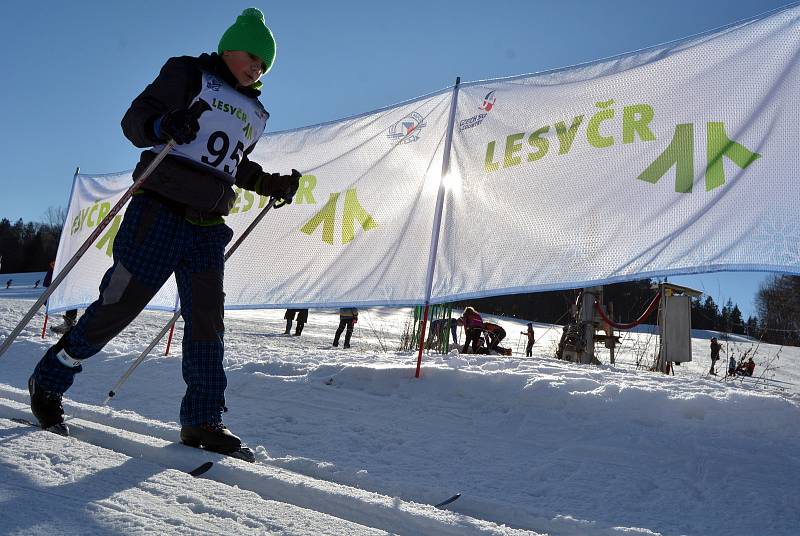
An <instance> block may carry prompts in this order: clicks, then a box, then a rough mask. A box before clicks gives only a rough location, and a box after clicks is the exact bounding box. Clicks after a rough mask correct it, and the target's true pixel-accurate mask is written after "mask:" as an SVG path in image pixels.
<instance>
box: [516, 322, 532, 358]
mask: <svg viewBox="0 0 800 536" xmlns="http://www.w3.org/2000/svg"><path fill="white" fill-rule="evenodd" d="M519 333H520V335H527V337H528V345H527V346H526V347H525V357H533V343H534V342H536V338H535V337H534V336H533V322H528V331H520V332H519Z"/></svg>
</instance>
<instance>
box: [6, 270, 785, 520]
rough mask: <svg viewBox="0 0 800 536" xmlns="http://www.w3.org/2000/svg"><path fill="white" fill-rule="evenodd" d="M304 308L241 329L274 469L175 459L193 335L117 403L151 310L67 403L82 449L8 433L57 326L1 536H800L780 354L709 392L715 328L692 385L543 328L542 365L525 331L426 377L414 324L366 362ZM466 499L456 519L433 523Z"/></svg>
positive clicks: (432, 362) (233, 365)
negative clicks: (415, 349)
mask: <svg viewBox="0 0 800 536" xmlns="http://www.w3.org/2000/svg"><path fill="white" fill-rule="evenodd" d="M27 275H29V276H30V277H31V281H30V283H29V286H28V287H27V289H25V287H21V288H16V289H15V287H12V289H11V290H13V291H15V294H14V295H10V294H8V295H4V294H2V293H0V337H5V336H6V335H7V334H8V333H9V332H10V331H11V329H12V328H13V327H14V326H15V325H16V323H17V322H18V321H19V319H21V318H22V316H23V315H24V313H25V312H26V311H27V309H28V308H29V307H30V306H31V305H32V303H33V302H32V300H33V299H35V297H36V292H37V291H34V290H32V289H30V284H32V282H33V281H34V280H35V279H36V278H38V277H34V276H35V275H36V274H16V275H15V277H14V280H15V282H16V281H18V280H19V281H20V284H22V285H24V283H25V281H24V279H20V278H21V277H23V276H27ZM283 312H284V311H283V310H274V311H228V312H226V330H227V331H226V363H225V365H226V369H227V371H228V390H227V393H226V398H227V405H228V407H229V408H230V412H229V413H227V414H226V415H225V422H226V424H227V425H228V426H229V427H230V428H231V429H232V430H233V431H234V432H235V433H237V434H239V435H240V436H241V437H242V439H243V440H244V441H245V442H246V443H247V444H248V445H249V446H250V447H251V448H253V449H254V451H255V452H256V457H257V463H256V464H247V463H245V462H241V461H238V460H231V459H227V458H223V457H220V456H219V455H216V454H213V453H207V452H204V451H200V450H196V449H189V448H188V447H184V446H182V445H178V444H175V443H174V441H175V440H176V439H177V437H178V430H179V426H178V424H177V423H176V422H175V421H176V420H177V412H178V407H179V404H180V397H181V395H182V391H183V382H182V380H181V377H180V340H181V329H180V327H181V324H180V323H179V324H178V329H176V336H175V339H174V340H173V347H172V352H171V354H172V355H170V356H166V357H165V356H163V351H164V343H163V342H162V343H161V344H160V345H159V346H157V347H156V350H155V351H154V353H153V355H152V356H151V357H150V358H148V360H146V361H145V362H144V363H143V364H142V365H141V367H139V369H138V370H137V371H136V373H135V374H134V375H133V376H132V377H131V379H130V380H129V381H128V383H127V384H125V385H124V386H123V387H122V389H120V391H119V393H118V395H117V396H116V397H115V399H113V400H112V401H111V403H110V407H104V406H102V402H103V400H104V399H105V396H106V394H107V392H108V390H109V389H110V387H111V386H112V385H113V384H114V383H115V382H116V381H117V379H118V378H119V377H120V376H121V375H122V373H123V372H124V371H125V370H126V369H127V367H128V366H129V365H130V363H131V362H132V361H133V360H134V359H135V358H136V357H138V355H139V352H140V351H141V350H142V349H143V348H144V347H145V346H146V345H147V344H148V343H149V342H150V340H151V338H152V337H153V336H155V334H156V333H157V332H158V330H159V329H160V328H161V327H162V326H163V324H164V323H165V322H166V321H167V320H168V318H169V315H167V314H163V313H153V312H145V313H143V314H142V315H141V316H140V317H139V318H138V319H137V320H136V321H135V322H134V323H133V324H132V325H131V326H130V327H129V328H128V329H126V330H125V331H124V332H123V333H122V334H120V335H119V336H118V337H117V338H116V339H114V340H113V341H112V342H111V343H109V345H108V346H107V347H106V348H105V349H104V350H103V351H102V352H101V353H99V354H98V355H96V356H94V357H93V358H91V359H90V360H89V361H87V363H86V364H85V366H84V368H85V370H84V372H83V373H81V374H80V375H79V376H78V377H77V378H76V382H75V385H74V386H73V388H72V389H71V390H70V391H69V392H68V393H67V397H66V398H65V410H66V412H67V415H68V416H69V419H70V420H71V421H72V422H71V423H70V424H71V426H72V427H73V429H74V431H75V433H74V435H75V437H73V438H62V437H59V436H55V435H53V434H49V433H45V432H41V431H37V430H35V429H33V428H31V427H26V426H23V425H19V424H16V423H12V422H11V421H9V420H8V419H9V418H11V417H25V418H31V416H30V411H29V408H28V394H27V390H26V388H25V382H26V380H27V377H28V375H30V372H31V371H32V369H33V366H34V365H35V364H36V362H37V361H38V359H39V358H40V357H41V355H42V354H43V353H44V351H45V350H46V349H47V347H48V346H49V345H50V344H52V343H53V342H54V341H55V338H54V337H53V336H51V335H48V336H47V337H46V338H45V339H44V340H43V339H41V337H40V335H41V326H42V322H43V317H44V315H43V314H42V313H39V314H37V315H36V316H35V317H34V319H33V320H32V321H31V323H30V324H29V326H27V327H26V329H25V330H24V331H23V333H22V334H21V335H20V338H19V339H18V340H17V341H16V342H15V343H14V345H13V346H12V347H11V348H10V349H9V351H8V352H7V353H6V355H4V356H2V357H0V475H2V476H0V527H2V528H1V529H0V532H2V533H4V534H6V533H8V534H11V533H25V534H30V533H34V534H35V533H43V534H44V533H52V532H53V531H59V532H62V533H67V534H94V533H97V534H107V533H123V532H124V533H153V532H161V533H181V534H184V533H188V534H201V533H202V534H209V533H210V534H215V533H225V534H253V533H281V534H309V535H310V534H385V533H396V534H459V535H460V534H523V533H524V534H534V533H550V534H565V535H572V534H574V535H578V534H620V533H627V532H636V533H639V534H787V535H789V534H792V535H794V534H796V533H797V527H798V526H800V498H798V497H800V494H798V489H799V488H798V484H797V482H798V481H800V480H799V478H800V455H799V454H798V452H800V450H798V444H799V443H800V441H798V440H799V439H800V427H799V426H798V424H800V387H798V384H800V349H798V348H787V347H783V348H781V347H778V346H772V345H760V346H758V349H757V351H756V362H757V363H758V365H759V366H758V368H757V369H756V375H759V374H760V373H761V372H763V371H764V369H765V368H769V369H770V370H768V371H767V372H766V373H765V377H767V378H772V380H763V381H757V380H754V379H750V380H746V381H744V382H743V381H741V380H736V381H732V380H731V381H728V382H725V381H722V379H721V378H720V377H717V378H714V377H712V376H707V375H706V374H705V373H706V372H707V370H708V367H709V364H710V362H709V358H708V353H709V352H708V338H709V337H710V334H708V333H701V332H697V333H696V337H697V338H695V339H694V340H693V361H692V362H691V363H684V364H683V365H681V366H680V367H675V371H676V376H674V377H673V376H664V375H661V374H654V373H650V372H646V371H645V370H644V369H637V368H636V366H635V364H636V361H637V358H639V357H642V356H644V357H643V362H645V363H649V362H650V361H651V360H652V355H653V352H654V349H655V346H654V345H655V338H654V337H652V336H651V335H649V334H648V333H646V332H644V330H643V331H642V332H639V333H627V334H624V337H623V342H624V344H623V347H622V349H620V350H619V351H618V356H617V364H616V365H614V366H610V365H603V366H600V367H594V366H579V365H574V364H570V363H565V362H561V361H557V360H555V359H552V358H551V357H550V356H551V355H552V354H553V351H554V348H555V344H556V342H557V341H558V338H559V336H560V328H559V327H553V328H551V326H548V325H535V326H534V327H535V330H536V335H537V342H536V345H535V346H534V358H532V359H526V358H524V357H519V352H518V350H522V351H523V352H524V348H522V346H523V345H522V344H518V343H519V339H518V337H519V336H518V335H517V334H518V333H519V332H520V331H523V330H524V326H525V321H522V320H514V319H508V318H502V317H498V318H497V319H498V320H499V322H500V323H501V324H502V325H503V326H504V327H505V328H506V331H507V332H508V334H509V336H508V338H507V339H506V341H504V342H505V345H507V346H511V347H512V348H513V349H514V350H515V355H514V356H513V357H511V358H507V357H500V356H482V355H478V356H474V355H458V353H457V352H451V354H449V355H444V356H442V355H430V356H428V355H426V356H425V357H424V359H423V369H422V379H421V380H416V379H414V378H413V375H414V369H415V365H416V353H410V352H399V351H397V350H396V348H397V346H398V344H399V342H398V341H399V336H400V333H401V331H402V329H403V326H404V324H405V322H406V319H407V318H408V310H407V309H370V310H367V311H364V312H362V315H361V320H360V322H359V323H358V324H357V327H356V331H355V333H354V336H353V343H354V344H353V348H352V349H350V350H343V349H327V346H329V345H330V341H331V340H332V338H333V331H334V330H335V328H336V325H337V324H338V315H336V312H335V311H334V310H330V311H319V310H312V311H311V315H310V317H309V321H310V322H309V324H307V326H306V328H305V330H304V332H303V336H302V337H286V336H283V335H282V332H283V329H284V325H285V321H284V320H283ZM58 316H59V315H57V317H58ZM51 320H56V321H58V318H56V319H51ZM462 337H463V335H462ZM738 339H739V340H738V341H736V342H733V341H730V342H728V351H732V352H734V355H737V356H738V355H739V354H740V353H741V352H743V351H744V349H746V348H749V347H750V346H752V345H753V343H752V342H750V341H746V340H744V339H743V338H741V337H740V338H738ZM323 347H325V348H326V349H324V350H323V349H322V348H323ZM383 347H386V348H387V351H383V349H382V348H383ZM598 348H599V347H598ZM600 359H601V361H603V362H607V361H608V358H607V354H605V353H604V352H602V351H601V352H600ZM724 362H725V360H724V359H723V360H722V361H720V362H719V363H718V364H719V365H723V363H724ZM718 369H723V370H724V365H723V366H719V367H718ZM774 380H777V381H774ZM778 381H781V382H786V383H778ZM207 460H212V461H214V462H215V465H214V467H213V468H212V469H211V470H210V471H209V472H208V473H207V474H206V475H204V476H203V477H200V478H198V479H193V478H192V477H191V476H189V475H186V474H185V473H183V472H182V471H186V470H189V469H192V468H194V467H196V466H198V465H200V464H201V463H202V462H204V461H207ZM176 469H177V470H176ZM456 492H462V493H463V495H462V497H461V498H460V499H458V500H457V501H456V502H454V503H453V504H451V505H449V506H448V507H447V510H437V509H434V508H433V507H432V506H430V504H434V503H437V502H439V501H441V500H443V499H445V498H447V497H449V496H451V495H452V494H454V493H456ZM743 505H746V506H743ZM732 510H737V511H739V512H741V511H744V512H745V514H741V513H740V514H738V515H737V514H736V513H735V512H733V511H732Z"/></svg>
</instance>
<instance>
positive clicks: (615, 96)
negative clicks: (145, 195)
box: [51, 7, 800, 310]
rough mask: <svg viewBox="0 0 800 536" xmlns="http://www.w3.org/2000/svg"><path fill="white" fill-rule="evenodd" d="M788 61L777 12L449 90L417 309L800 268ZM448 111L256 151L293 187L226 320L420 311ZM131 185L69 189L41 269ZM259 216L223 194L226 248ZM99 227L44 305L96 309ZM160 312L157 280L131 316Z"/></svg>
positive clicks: (280, 140)
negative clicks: (238, 311)
mask: <svg viewBox="0 0 800 536" xmlns="http://www.w3.org/2000/svg"><path fill="white" fill-rule="evenodd" d="M798 55H800V8H797V7H794V8H791V9H785V10H783V11H780V12H777V13H776V14H774V15H771V16H769V17H766V18H762V19H758V20H754V21H749V22H746V23H742V24H740V25H738V26H735V27H731V28H727V29H725V30H722V31H718V32H716V33H711V34H708V35H704V36H700V37H695V38H691V39H686V40H683V41H681V42H678V43H672V44H669V45H664V46H662V47H657V48H652V49H648V50H646V51H641V52H637V53H633V54H627V55H625V56H620V57H618V58H613V59H611V60H605V61H600V62H595V63H592V64H587V65H582V66H578V67H573V68H569V69H564V70H560V71H555V72H549V73H543V74H539V75H533V76H525V77H516V78H511V79H504V80H497V81H490V82H476V83H470V84H465V85H463V86H461V87H460V88H459V93H458V105H457V109H456V120H455V124H454V130H453V142H452V149H451V153H450V155H451V173H450V174H449V176H448V177H447V178H446V181H445V182H446V184H447V185H448V189H447V191H446V195H445V198H444V199H445V204H444V213H443V219H442V224H441V236H440V241H439V249H438V254H437V256H436V262H435V272H434V277H433V289H432V301H433V302H445V301H451V300H454V299H463V298H470V297H477V296H484V295H497V294H503V293H518V292H528V291H539V290H552V289H562V288H569V287H579V286H583V285H587V284H602V283H609V282H614V281H621V280H630V279H641V278H645V277H651V276H664V275H670V274H686V273H694V272H707V271H715V270H758V271H779V272H786V273H800V215H799V214H800V212H799V211H798V208H797V206H798V201H800V195H798V193H797V188H796V186H795V184H794V183H795V182H796V181H797V180H798V178H800V151H798V150H797V136H796V134H792V132H795V131H796V128H797V126H798V125H799V124H800V101H798V98H797V88H798V87H800V67H798V62H797V60H796V58H797V57H798ZM451 96H452V92H451V91H449V90H448V91H442V92H439V93H437V94H434V95H433V96H428V97H424V98H420V99H416V100H414V101H410V102H408V103H404V104H402V105H398V106H394V107H390V108H386V109H383V110H380V111H377V112H372V113H368V114H364V115H362V116H358V117H354V118H350V119H346V120H342V121H336V122H332V123H327V124H324V125H317V126H313V127H307V128H302V129H298V130H294V131H289V132H282V133H276V134H270V135H266V136H264V137H262V139H261V140H260V142H259V144H258V146H257V148H256V150H255V152H254V154H253V155H251V157H252V158H253V160H255V161H257V162H259V163H260V164H261V165H262V166H263V167H264V169H265V170H266V171H269V172H281V173H288V172H289V170H290V169H291V168H296V169H298V170H300V171H301V172H303V173H304V176H303V179H302V180H301V186H300V190H299V191H298V194H297V197H296V198H295V203H294V204H293V205H291V206H288V207H284V208H281V209H278V210H275V211H273V212H271V213H270V214H268V215H267V217H266V218H265V219H264V220H263V221H262V222H261V223H260V224H259V226H258V227H257V229H256V231H255V232H254V233H253V234H252V236H250V237H248V238H247V240H246V241H245V242H244V244H243V246H242V247H241V248H240V250H239V251H237V252H236V253H235V254H234V255H233V257H232V258H231V259H230V260H229V261H228V263H227V265H226V269H225V291H226V295H227V296H226V307H228V308H249V307H252V308H257V307H295V306H305V307H315V306H326V307H335V306H343V305H362V306H363V305H400V304H415V303H423V302H424V301H425V298H426V296H425V288H424V287H425V278H426V270H427V264H428V257H429V248H430V241H431V236H432V232H433V225H434V213H435V211H436V207H435V204H436V197H437V191H438V184H439V176H440V172H441V166H442V156H443V154H444V140H445V135H446V132H447V129H448V124H447V123H448V115H449V114H448V112H449V108H450V102H451ZM130 184H131V179H130V175H129V174H119V175H109V176H102V177H88V176H84V175H79V176H78V177H77V180H76V183H75V186H74V189H73V195H72V201H71V203H70V207H69V217H68V221H67V224H66V227H65V232H64V233H63V235H62V241H61V244H60V246H59V254H58V266H57V268H60V266H63V265H64V264H65V263H66V262H67V260H68V259H69V257H70V256H71V254H72V253H73V252H74V251H75V250H77V248H78V247H79V245H80V243H81V242H82V240H83V239H84V238H85V237H86V236H88V233H89V232H91V229H92V227H93V226H94V225H96V222H97V220H98V219H99V217H100V215H101V213H102V211H103V210H104V209H103V206H104V203H109V204H110V205H113V202H114V201H113V198H114V196H115V195H116V196H119V195H121V194H122V192H123V191H124V190H125V189H126V188H128V187H129V186H130ZM265 204H266V199H264V198H260V197H259V196H256V195H254V194H252V193H251V192H246V191H242V192H239V198H238V199H237V201H236V205H235V206H234V209H233V211H232V213H231V215H230V216H229V217H228V218H226V221H227V224H228V225H230V226H231V227H232V228H233V229H234V231H235V233H236V234H235V236H238V235H239V234H241V232H242V231H243V230H244V229H245V228H246V227H247V225H248V224H249V223H250V222H251V221H253V219H254V218H255V216H256V215H257V213H258V212H259V209H260V208H261V207H263V206H264V205H265ZM110 205H109V206H110ZM105 210H107V209H105ZM113 232H114V226H112V227H111V228H110V229H109V231H107V233H105V234H104V235H103V237H102V238H101V239H100V241H99V242H98V243H97V244H96V245H95V246H94V247H92V248H91V249H90V252H89V253H88V254H87V255H86V258H84V259H83V260H82V261H81V262H80V263H79V264H78V266H77V268H76V270H75V273H73V274H70V276H69V277H68V278H67V280H66V282H65V285H64V286H63V288H61V289H59V290H58V291H57V292H56V293H54V295H53V297H52V298H51V310H52V309H63V308H66V307H67V306H75V305H78V306H83V305H86V304H88V303H89V302H91V301H92V300H94V299H95V298H96V296H97V286H98V285H99V283H100V278H101V276H102V274H103V272H104V271H105V270H106V269H107V268H108V267H109V266H110V264H111V257H110V251H111V250H110V244H111V240H110V238H113ZM175 304H176V292H175V287H174V283H172V282H171V283H170V284H168V285H166V286H165V288H164V289H162V291H161V292H160V293H159V295H158V296H156V298H155V299H154V300H153V302H151V304H150V306H151V307H155V308H164V309H172V308H174V307H175Z"/></svg>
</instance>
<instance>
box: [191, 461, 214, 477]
mask: <svg viewBox="0 0 800 536" xmlns="http://www.w3.org/2000/svg"><path fill="white" fill-rule="evenodd" d="M213 465H214V462H206V463H204V464H203V465H201V466H199V467H195V468H194V469H192V470H191V471H189V474H190V475H192V476H194V477H197V476H200V475H202V474H204V473H206V472H207V471H208V470H209V469H211V467H213Z"/></svg>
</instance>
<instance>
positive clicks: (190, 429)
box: [28, 8, 300, 454]
mask: <svg viewBox="0 0 800 536" xmlns="http://www.w3.org/2000/svg"><path fill="white" fill-rule="evenodd" d="M274 58H275V40H274V39H273V37H272V32H271V31H270V29H269V28H268V27H267V26H266V25H265V23H264V15H263V14H262V13H261V11H259V10H258V9H255V8H248V9H245V10H244V11H243V12H242V14H241V15H240V16H239V17H238V18H237V19H236V22H235V23H234V24H233V25H232V26H230V27H229V28H228V29H227V30H226V31H225V33H224V34H223V36H222V38H221V40H220V42H219V46H218V49H217V52H216V53H211V54H201V55H200V56H198V57H192V56H182V57H175V58H170V59H168V60H167V62H166V63H165V64H164V66H163V67H162V68H161V72H160V73H159V74H158V76H157V77H156V79H155V80H154V81H153V82H152V83H150V84H149V85H148V86H147V87H146V88H145V89H144V91H142V93H141V94H140V95H139V96H138V97H136V98H135V99H134V101H133V103H132V104H131V106H130V108H129V109H128V111H127V112H126V113H125V116H124V117H123V119H122V130H123V132H124V134H125V136H126V137H127V138H128V139H129V140H130V141H131V142H132V143H133V144H134V145H135V146H136V147H141V148H148V149H147V150H145V151H144V152H143V153H142V155H141V159H140V160H139V163H138V165H137V166H136V170H135V171H134V177H138V176H139V175H140V174H141V173H142V171H143V170H144V169H145V168H146V167H147V165H148V164H149V163H150V162H151V161H152V160H153V159H154V158H155V156H156V155H157V154H158V153H159V152H160V151H161V149H162V148H163V147H164V146H165V144H166V143H167V142H168V141H169V140H170V139H172V140H174V142H175V143H176V144H177V145H176V146H175V147H174V149H173V150H172V152H171V153H170V154H169V155H168V156H167V157H166V158H165V159H164V160H163V162H161V163H160V164H159V165H158V167H157V168H156V169H155V170H154V171H153V173H152V175H151V176H150V177H149V178H148V179H147V181H145V183H144V185H143V186H142V189H141V190H140V191H138V192H136V195H134V196H133V198H132V200H131V202H130V204H129V206H128V209H127V211H126V212H125V217H124V219H123V220H122V224H121V225H120V227H119V231H118V233H117V235H116V239H115V241H114V247H113V258H114V263H113V265H112V267H111V268H110V269H109V270H108V271H107V272H106V274H105V275H104V276H103V279H102V282H101V284H100V297H99V298H98V299H97V301H95V302H94V303H92V304H91V305H90V306H89V307H88V308H87V309H86V312H85V314H84V315H83V316H82V317H81V318H80V320H78V323H77V324H76V325H75V327H74V328H73V329H72V330H70V331H69V332H68V333H67V334H65V335H64V336H63V337H62V338H61V339H60V340H59V341H58V342H57V343H56V344H55V345H54V346H52V347H51V348H50V349H49V350H47V352H46V353H45V355H44V357H43V358H42V359H41V361H39V363H38V364H37V365H36V368H35V370H34V372H33V375H32V376H31V377H30V379H29V382H28V387H29V390H30V394H31V409H32V410H33V414H34V416H35V417H36V418H37V419H38V420H39V423H40V424H41V425H42V427H43V428H46V429H50V430H51V431H54V432H57V433H63V434H66V433H68V430H67V428H66V426H65V425H64V412H63V409H62V406H61V396H62V394H63V393H64V392H65V391H66V390H67V389H69V387H70V386H71V385H72V383H73V381H74V378H75V375H76V374H78V373H79V372H81V371H82V370H83V365H82V363H83V360H85V359H87V358H89V357H91V356H93V355H94V354H96V353H97V352H99V351H100V350H101V349H102V348H103V347H104V346H105V345H106V343H108V342H109V341H110V340H111V339H113V338H114V337H115V336H116V335H117V334H118V333H119V332H120V331H122V330H123V329H124V328H125V327H126V326H127V325H128V324H129V323H130V322H131V321H132V320H133V319H134V318H136V316H137V315H138V314H139V312H141V311H142V309H143V308H144V307H145V305H147V303H148V302H149V301H150V299H151V298H152V297H153V296H154V295H155V294H156V292H158V290H159V289H160V288H161V286H162V285H163V284H164V283H165V282H166V281H167V279H168V278H169V277H170V276H171V275H172V274H173V273H174V274H175V279H176V281H177V284H178V293H179V295H180V301H181V307H182V311H181V314H182V316H183V319H184V322H185V324H184V326H185V327H184V335H183V364H182V370H183V379H184V381H185V382H186V393H185V394H184V396H183V400H182V402H181V407H180V422H181V425H182V427H181V432H180V437H181V440H182V441H183V442H184V443H186V444H187V445H190V446H194V447H199V446H203V447H205V448H207V449H208V450H212V451H216V452H220V453H224V454H228V453H233V452H236V451H237V450H239V449H240V447H241V441H240V440H239V438H238V437H237V436H235V435H234V434H232V433H231V432H230V431H229V430H228V429H227V428H226V427H225V426H224V425H223V424H222V412H223V411H225V409H226V408H225V388H226V386H227V379H226V376H225V371H224V369H223V367H222V361H223V351H224V350H223V335H224V325H223V307H224V297H225V294H224V292H223V265H224V249H225V246H226V245H227V244H228V242H229V241H230V240H231V238H232V236H233V231H232V230H231V229H230V228H229V227H228V226H227V225H225V223H224V220H223V216H226V215H227V214H228V213H229V211H230V208H231V207H232V205H233V203H234V201H235V199H236V193H235V192H234V190H233V186H234V185H235V186H238V187H240V188H244V189H246V190H252V191H255V192H256V193H258V194H260V195H264V196H269V197H272V198H275V199H277V200H285V201H286V202H289V201H290V200H291V198H292V196H294V194H295V193H296V191H297V187H298V184H299V177H300V175H299V173H297V172H293V173H292V174H291V175H281V174H278V173H273V174H268V173H265V172H264V171H263V170H262V169H261V166H259V165H258V164H257V163H255V162H252V161H250V160H249V159H248V155H249V154H250V153H251V151H252V150H253V148H254V147H255V144H256V142H257V141H258V139H259V137H260V136H261V134H262V133H263V132H264V128H265V126H266V122H267V118H268V117H269V114H268V113H267V111H266V110H265V109H264V107H263V106H262V104H261V103H260V102H259V101H258V96H259V95H260V91H259V88H260V87H261V83H260V82H259V78H261V76H263V75H264V74H265V73H266V72H267V71H269V69H270V67H271V66H272V63H273V61H274ZM199 100H203V101H205V102H206V103H208V104H210V105H211V109H209V110H207V111H205V113H202V115H200V116H199V117H197V114H195V113H193V110H190V107H192V105H193V104H195V103H197V102H198V101H199ZM193 109H194V108H193ZM231 110H237V111H236V112H235V113H231Z"/></svg>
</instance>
